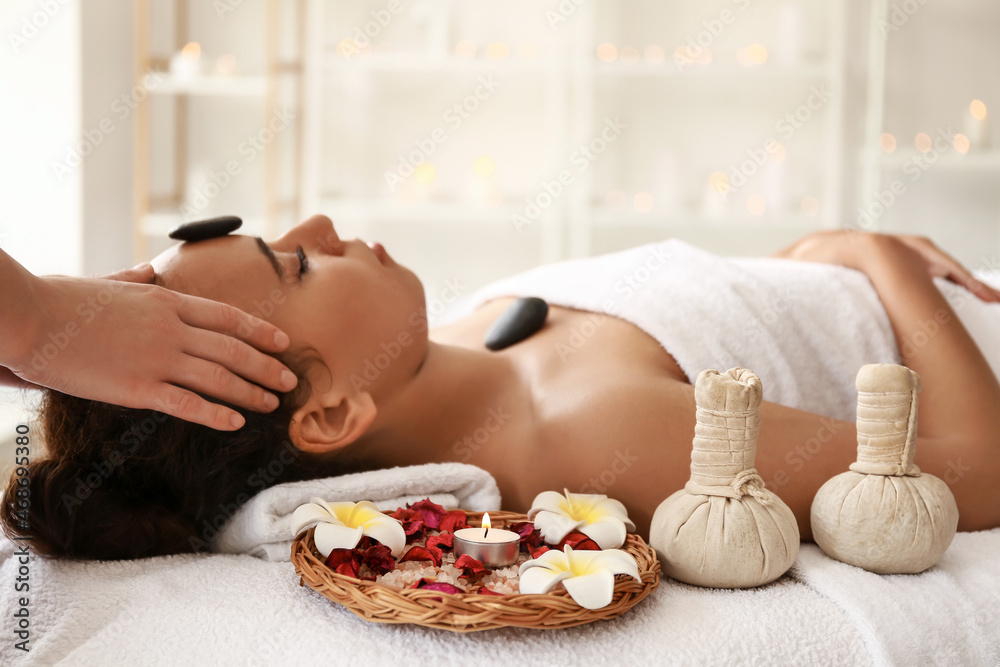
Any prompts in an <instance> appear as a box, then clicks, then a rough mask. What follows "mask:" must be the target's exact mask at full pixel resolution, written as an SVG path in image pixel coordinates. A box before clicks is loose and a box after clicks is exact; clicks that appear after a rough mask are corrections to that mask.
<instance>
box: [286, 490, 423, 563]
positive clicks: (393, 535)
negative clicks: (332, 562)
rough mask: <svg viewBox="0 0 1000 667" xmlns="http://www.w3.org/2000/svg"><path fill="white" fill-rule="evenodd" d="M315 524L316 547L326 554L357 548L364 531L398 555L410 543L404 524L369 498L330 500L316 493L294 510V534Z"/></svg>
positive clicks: (293, 536)
mask: <svg viewBox="0 0 1000 667" xmlns="http://www.w3.org/2000/svg"><path fill="white" fill-rule="evenodd" d="M313 526H316V532H315V533H313V540H314V541H315V542H316V550H317V551H319V552H320V553H321V554H323V557H324V558H325V557H326V556H329V555H330V552H331V551H333V550H334V549H353V548H354V547H356V546H358V542H360V541H361V537H362V536H364V535H367V536H369V537H371V538H372V539H375V540H378V541H379V542H380V543H381V544H384V545H385V546H387V547H389V550H390V551H391V552H392V555H393V556H396V557H397V558H398V557H399V556H400V555H401V554H402V553H403V548H404V547H405V546H406V533H405V532H404V531H403V525H402V524H401V523H400V522H399V521H398V520H396V519H393V518H392V517H391V516H387V515H385V514H383V513H382V512H380V511H379V509H378V508H377V507H375V504H374V503H372V502H370V501H367V500H362V501H361V502H360V503H351V502H346V503H344V502H342V503H328V502H326V501H325V500H323V499H322V498H316V497H314V498H313V499H312V502H310V503H306V504H305V505H299V507H298V508H297V509H296V510H295V511H294V512H292V538H293V539H294V538H295V536H296V535H298V534H299V533H301V532H302V531H304V530H308V529H309V528H311V527H313Z"/></svg>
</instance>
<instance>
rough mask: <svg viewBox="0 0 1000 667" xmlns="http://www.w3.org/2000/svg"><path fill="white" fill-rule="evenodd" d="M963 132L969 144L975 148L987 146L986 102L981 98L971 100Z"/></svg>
mask: <svg viewBox="0 0 1000 667" xmlns="http://www.w3.org/2000/svg"><path fill="white" fill-rule="evenodd" d="M965 134H966V136H968V138H969V144H970V145H972V146H974V147H976V148H986V147H987V146H989V138H990V130H989V122H988V120H987V114H986V104H985V103H983V101H982V100H972V103H971V104H970V105H969V115H968V116H966V117H965Z"/></svg>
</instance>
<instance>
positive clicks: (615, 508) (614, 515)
mask: <svg viewBox="0 0 1000 667" xmlns="http://www.w3.org/2000/svg"><path fill="white" fill-rule="evenodd" d="M528 519H529V520H534V522H535V528H537V529H538V532H539V533H541V535H542V539H544V540H545V541H546V542H548V543H549V544H559V542H561V541H562V539H563V538H564V537H566V536H567V535H569V534H570V533H571V532H573V531H574V530H578V531H580V532H581V533H583V534H584V535H586V536H587V537H589V538H590V539H592V540H594V542H596V543H597V546H599V547H601V548H602V549H617V548H618V547H620V546H621V545H623V544H625V535H626V533H627V532H628V531H630V530H635V524H634V523H632V521H631V520H630V519H629V518H628V512H627V511H626V510H625V506H624V505H622V504H621V503H620V502H618V501H617V500H613V499H611V498H608V497H607V496H605V495H600V494H595V493H570V492H569V491H566V490H565V489H564V490H563V494H559V493H556V492H555V491H543V492H542V493H539V494H538V495H537V496H535V500H534V501H533V502H532V503H531V509H530V510H529V511H528Z"/></svg>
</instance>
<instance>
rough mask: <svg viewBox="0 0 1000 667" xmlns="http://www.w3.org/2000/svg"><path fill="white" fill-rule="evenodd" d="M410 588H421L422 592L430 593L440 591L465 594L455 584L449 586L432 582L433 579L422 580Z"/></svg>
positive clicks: (442, 582)
mask: <svg viewBox="0 0 1000 667" xmlns="http://www.w3.org/2000/svg"><path fill="white" fill-rule="evenodd" d="M410 588H419V589H421V590H428V591H439V592H441V593H451V594H455V593H464V592H465V591H463V590H462V589H461V588H459V587H458V586H455V585H454V584H449V583H447V582H444V581H432V580H431V579H421V580H420V581H418V582H417V583H415V584H414V585H413V586H410Z"/></svg>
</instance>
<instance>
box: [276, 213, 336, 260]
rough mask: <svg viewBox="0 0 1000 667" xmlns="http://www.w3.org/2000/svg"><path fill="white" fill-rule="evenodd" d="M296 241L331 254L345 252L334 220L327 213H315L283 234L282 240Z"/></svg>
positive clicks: (298, 243)
mask: <svg viewBox="0 0 1000 667" xmlns="http://www.w3.org/2000/svg"><path fill="white" fill-rule="evenodd" d="M285 239H287V240H288V241H289V242H291V241H294V242H295V244H297V245H302V246H305V247H307V248H318V249H320V250H321V251H323V252H326V253H329V254H331V255H339V254H342V253H343V245H344V244H343V242H342V241H341V240H340V237H339V236H338V235H337V230H336V229H334V228H333V221H332V220H330V218H328V217H327V216H325V215H314V216H312V217H311V218H309V219H308V220H306V221H304V222H301V223H299V224H297V225H295V226H294V227H292V228H291V229H289V230H288V231H287V232H285V234H284V235H282V237H281V240H285Z"/></svg>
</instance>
